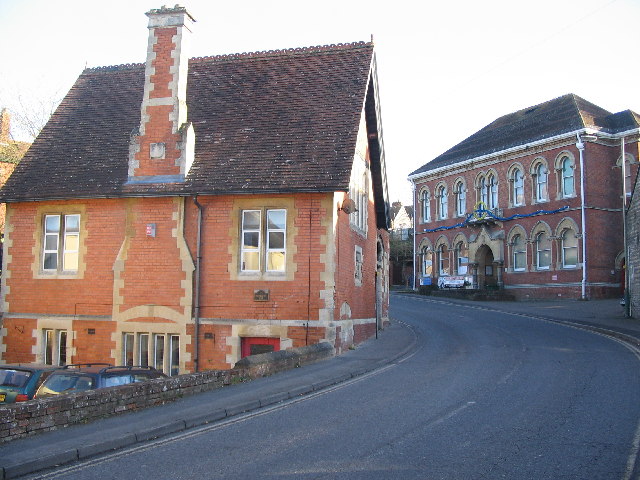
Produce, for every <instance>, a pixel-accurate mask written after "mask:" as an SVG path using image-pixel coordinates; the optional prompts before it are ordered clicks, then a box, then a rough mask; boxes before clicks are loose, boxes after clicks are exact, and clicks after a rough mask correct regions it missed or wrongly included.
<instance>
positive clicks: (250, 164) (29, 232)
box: [0, 6, 390, 374]
mask: <svg viewBox="0 0 640 480" xmlns="http://www.w3.org/2000/svg"><path fill="white" fill-rule="evenodd" d="M147 15H148V17H149V25H148V28H149V43H148V48H147V59H146V63H144V64H134V65H119V66H112V67H99V68H90V69H86V70H85V71H84V72H83V73H82V74H81V75H80V77H79V78H78V80H77V81H76V83H75V85H74V86H73V87H72V89H71V90H70V91H69V93H68V94H67V96H66V97H65V99H64V100H63V101H62V103H61V105H60V106H59V108H58V109H57V111H56V112H55V113H54V115H53V116H52V118H51V120H50V121H49V123H48V124H47V125H46V127H45V128H44V129H43V130H42V133H41V134H40V135H39V137H38V138H37V139H36V141H35V143H34V144H33V146H32V147H31V149H30V150H29V152H28V154H27V155H26V156H25V158H24V159H23V161H22V162H21V163H20V164H19V165H18V167H17V168H16V170H15V172H14V173H13V175H12V176H11V177H10V178H9V180H8V182H7V183H6V185H5V186H4V187H3V188H2V190H1V191H0V197H1V198H2V201H5V202H7V204H8V207H7V226H6V232H5V242H4V263H3V270H2V297H3V312H4V313H3V323H2V328H1V329H0V337H1V338H0V340H1V343H0V363H4V362H34V361H37V362H44V363H53V364H65V363H79V362H111V363H113V364H136V365H152V366H155V367H156V368H158V369H160V370H163V371H164V372H165V373H168V374H176V373H183V372H192V371H197V370H206V369H217V368H229V367H230V366H233V365H234V364H235V363H236V362H237V361H238V360H239V359H240V358H241V357H243V356H246V355H250V354H255V353H261V352H267V351H273V350H280V349H287V348H292V347H300V346H304V345H310V344H314V343H318V342H329V343H331V344H332V345H334V346H335V347H336V349H337V351H340V350H341V349H348V348H349V347H350V346H352V345H354V344H356V343H359V342H361V341H363V340H364V339H366V338H368V337H370V336H372V335H374V334H375V332H376V329H377V328H379V327H381V326H382V325H383V323H384V322H385V321H386V319H387V315H388V313H387V312H388V310H387V307H388V281H387V272H388V245H389V238H388V226H389V223H390V221H389V216H388V213H387V212H388V210H389V205H388V196H387V186H386V174H385V160H384V148H383V141H382V130H381V128H382V127H381V124H380V109H379V99H378V86H377V76H376V63H375V54H374V48H373V44H372V43H366V42H357V43H350V44H338V45H330V46H320V47H309V48H297V49H288V50H277V51H268V52H257V53H244V54H237V55H223V56H214V57H202V58H191V59H189V57H188V56H187V53H188V50H187V46H188V45H189V40H188V37H189V36H190V35H191V29H192V26H193V18H192V16H191V15H190V14H189V13H188V12H187V11H186V9H185V8H183V7H179V6H176V7H172V8H166V7H162V8H160V9H154V10H151V11H150V12H148V13H147ZM114 34H117V33H114ZM141 47H142V51H144V46H141Z"/></svg>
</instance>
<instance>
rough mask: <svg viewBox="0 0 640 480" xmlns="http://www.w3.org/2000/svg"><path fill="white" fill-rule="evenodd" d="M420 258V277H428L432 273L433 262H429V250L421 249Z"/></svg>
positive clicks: (427, 248) (426, 248)
mask: <svg viewBox="0 0 640 480" xmlns="http://www.w3.org/2000/svg"><path fill="white" fill-rule="evenodd" d="M420 256H421V264H422V276H424V277H430V276H431V274H432V273H433V261H432V260H431V250H430V249H429V247H426V246H425V247H422V250H421V251H420Z"/></svg>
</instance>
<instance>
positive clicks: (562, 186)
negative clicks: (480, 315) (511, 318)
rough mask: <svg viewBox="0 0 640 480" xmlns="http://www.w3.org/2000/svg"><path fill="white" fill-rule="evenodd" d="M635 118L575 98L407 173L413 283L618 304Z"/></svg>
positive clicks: (486, 132) (502, 124)
mask: <svg viewBox="0 0 640 480" xmlns="http://www.w3.org/2000/svg"><path fill="white" fill-rule="evenodd" d="M639 120H640V117H639V116H638V115H637V114H636V113H634V112H632V111H629V110H627V111H623V112H619V113H615V114H612V113H610V112H608V111H606V110H604V109H602V108H600V107H598V106H596V105H594V104H592V103H590V102H588V101H586V100H584V99H582V98H580V97H578V96H576V95H573V94H569V95H565V96H562V97H559V98H556V99H554V100H551V101H548V102H545V103H542V104H540V105H536V106H532V107H529V108H526V109H523V110H520V111H517V112H514V113H511V114H508V115H505V116H503V117H501V118H498V119H497V120H495V121H494V122H493V123H491V124H489V125H487V126H486V127H484V128H483V129H482V130H480V131H478V132H477V133H475V134H473V135H472V136H470V137H469V138H467V139H466V140H464V141H462V142H461V143H459V144H458V145H456V146H454V147H453V148H451V149H450V150H448V151H447V152H445V153H443V154H442V155H440V156H439V157H437V158H435V159H433V160H432V161H430V162H429V163H427V164H425V165H423V166H422V167H420V168H419V169H417V170H416V171H414V172H413V173H411V175H410V176H409V179H410V180H411V182H412V183H413V185H414V187H415V198H414V202H415V211H416V215H415V234H416V252H415V254H416V261H415V265H416V267H417V268H416V284H418V285H420V284H422V285H436V284H439V285H440V287H453V286H456V287H461V286H463V285H464V287H463V288H476V289H486V288H489V289H503V288H504V289H505V290H507V291H508V292H509V293H511V294H513V295H514V296H515V297H517V298H550V297H555V298H557V297H569V298H585V299H586V298H596V297H612V296H622V289H623V285H624V271H625V269H624V265H625V258H624V253H623V252H624V248H623V228H622V224H623V218H622V205H623V201H624V202H626V201H627V198H628V195H629V194H630V192H631V188H632V186H633V185H634V183H635V178H636V175H637V172H638V138H639V132H640V131H639V128H638V127H639V125H640V123H639ZM623 158H624V177H625V178H624V181H623V170H622V169H621V164H622V159H623ZM623 183H624V184H626V187H624V188H626V190H627V191H626V194H625V195H623Z"/></svg>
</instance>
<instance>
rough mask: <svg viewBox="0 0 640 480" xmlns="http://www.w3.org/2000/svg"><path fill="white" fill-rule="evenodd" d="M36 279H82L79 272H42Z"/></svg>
mask: <svg viewBox="0 0 640 480" xmlns="http://www.w3.org/2000/svg"><path fill="white" fill-rule="evenodd" d="M34 278H36V279H44V280H56V279H58V280H75V279H79V278H82V276H81V275H80V273H79V272H78V271H73V272H46V271H40V272H38V273H37V274H36V275H35V276H34Z"/></svg>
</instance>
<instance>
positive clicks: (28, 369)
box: [0, 363, 60, 404]
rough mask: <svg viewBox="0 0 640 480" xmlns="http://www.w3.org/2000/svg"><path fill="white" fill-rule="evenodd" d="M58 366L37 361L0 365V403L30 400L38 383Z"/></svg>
mask: <svg viewBox="0 0 640 480" xmlns="http://www.w3.org/2000/svg"><path fill="white" fill-rule="evenodd" d="M59 368H60V367H58V366H57V365H41V364H38V363H15V364H8V365H0V404H1V403H14V402H26V401H27V400H31V399H32V398H33V395H34V394H35V393H36V390H37V389H38V387H39V386H40V384H42V382H43V381H44V380H45V379H46V378H47V377H48V376H49V374H51V373H52V372H53V371H54V370H57V369H59Z"/></svg>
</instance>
